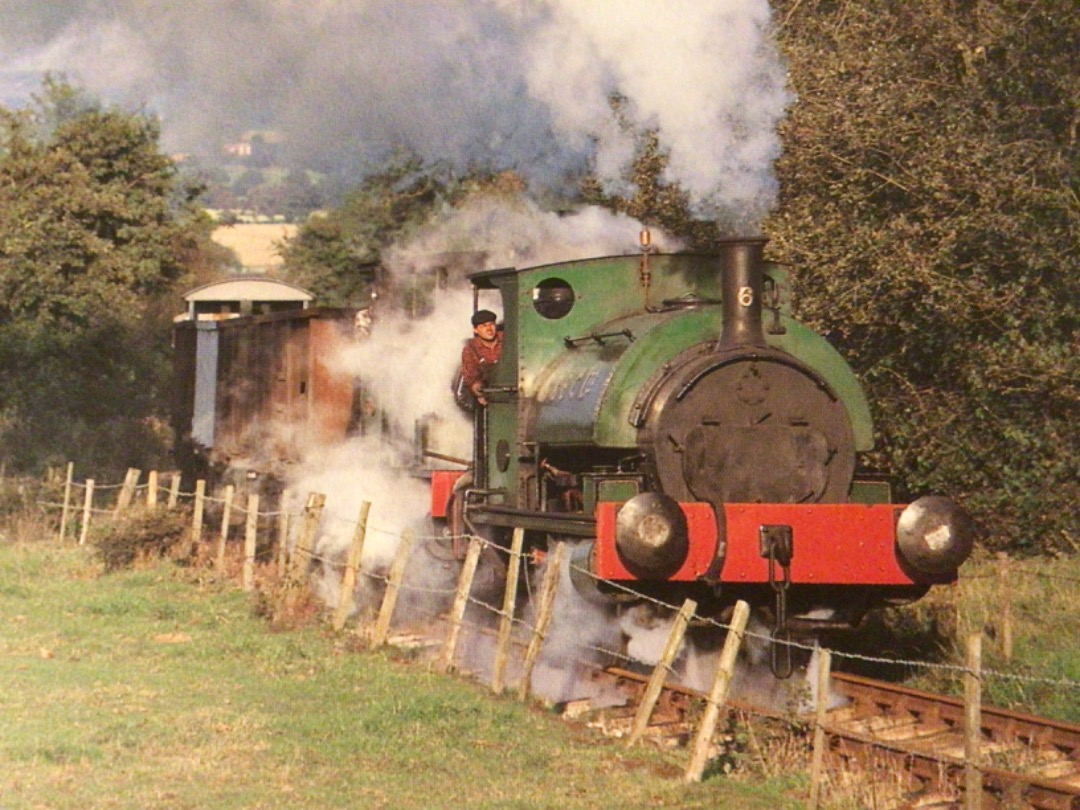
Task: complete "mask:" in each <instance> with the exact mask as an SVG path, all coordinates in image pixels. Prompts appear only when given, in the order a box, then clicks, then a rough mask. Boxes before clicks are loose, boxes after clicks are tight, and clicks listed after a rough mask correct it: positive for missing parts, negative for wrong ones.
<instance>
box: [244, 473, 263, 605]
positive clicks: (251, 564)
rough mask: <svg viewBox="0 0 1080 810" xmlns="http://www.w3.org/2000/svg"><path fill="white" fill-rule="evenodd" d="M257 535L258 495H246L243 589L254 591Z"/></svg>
mask: <svg viewBox="0 0 1080 810" xmlns="http://www.w3.org/2000/svg"><path fill="white" fill-rule="evenodd" d="M258 533H259V495H258V493H255V492H252V493H249V494H248V502H247V523H246V524H245V525H244V569H243V579H242V583H243V589H244V590H245V591H253V590H255V548H256V543H257V541H258Z"/></svg>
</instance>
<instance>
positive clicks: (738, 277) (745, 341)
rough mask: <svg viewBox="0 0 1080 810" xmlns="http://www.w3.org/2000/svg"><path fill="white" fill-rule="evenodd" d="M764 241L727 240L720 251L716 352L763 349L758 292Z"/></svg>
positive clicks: (756, 239)
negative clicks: (720, 319) (720, 324)
mask: <svg viewBox="0 0 1080 810" xmlns="http://www.w3.org/2000/svg"><path fill="white" fill-rule="evenodd" d="M767 241H768V240H767V239H765V238H764V237H755V238H752V239H730V240H726V241H725V242H724V243H723V244H722V245H721V247H720V297H721V303H722V311H723V315H724V327H723V331H722V332H721V334H720V343H719V344H718V345H717V349H718V350H719V351H730V350H732V349H737V348H740V347H742V346H759V347H764V346H765V345H766V344H765V331H764V329H763V328H762V325H761V288H762V283H763V282H762V278H763V273H764V266H765V262H764V259H763V256H764V254H765V243H766V242H767Z"/></svg>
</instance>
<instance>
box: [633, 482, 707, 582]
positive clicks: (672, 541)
mask: <svg viewBox="0 0 1080 810" xmlns="http://www.w3.org/2000/svg"><path fill="white" fill-rule="evenodd" d="M615 547H616V548H617V549H618V551H619V557H620V558H621V559H622V560H623V562H624V563H625V564H626V566H627V568H629V569H630V570H631V571H633V572H634V573H635V574H636V575H638V576H642V577H668V576H671V575H672V574H673V573H675V572H676V571H678V570H679V568H681V567H682V564H683V563H684V562H685V561H686V555H687V553H688V552H689V549H690V532H689V530H688V529H687V524H686V515H685V514H684V513H683V511H682V508H681V507H680V506H679V504H678V503H677V502H676V501H675V499H674V498H670V497H668V496H667V495H663V494H661V493H659V492H642V493H641V494H639V495H635V496H634V497H633V498H631V499H630V500H629V501H627V502H626V503H625V504H623V506H622V508H621V509H620V510H619V515H618V517H617V518H616V521H615Z"/></svg>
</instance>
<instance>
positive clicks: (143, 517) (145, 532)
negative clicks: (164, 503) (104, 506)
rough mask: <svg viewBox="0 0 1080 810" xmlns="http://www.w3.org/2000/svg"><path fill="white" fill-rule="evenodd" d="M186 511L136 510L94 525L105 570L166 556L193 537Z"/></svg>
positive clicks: (94, 537)
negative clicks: (140, 560)
mask: <svg viewBox="0 0 1080 810" xmlns="http://www.w3.org/2000/svg"><path fill="white" fill-rule="evenodd" d="M190 533H191V514H190V513H189V512H188V511H186V510H175V509H172V510H166V509H137V510H133V511H131V512H129V513H127V514H124V515H122V516H120V517H119V518H117V519H115V520H110V521H105V522H103V523H97V524H91V526H90V542H91V543H92V544H93V546H94V547H95V548H96V549H97V553H98V557H99V558H100V559H101V561H102V563H103V564H104V565H105V570H106V571H117V570H120V569H122V568H127V567H129V566H131V564H132V563H134V562H135V561H136V560H139V559H144V558H147V557H164V556H166V555H167V554H169V553H170V552H172V551H173V550H174V549H175V548H177V546H179V545H180V543H182V542H184V541H185V540H186V539H188V538H189V537H190Z"/></svg>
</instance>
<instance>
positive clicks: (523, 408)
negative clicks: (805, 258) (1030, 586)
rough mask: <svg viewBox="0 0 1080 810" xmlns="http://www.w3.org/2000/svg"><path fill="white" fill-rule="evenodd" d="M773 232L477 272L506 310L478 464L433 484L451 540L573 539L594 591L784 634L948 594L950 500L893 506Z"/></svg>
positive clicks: (848, 375)
mask: <svg viewBox="0 0 1080 810" xmlns="http://www.w3.org/2000/svg"><path fill="white" fill-rule="evenodd" d="M764 248H765V240H763V239H742V240H732V241H729V242H726V243H725V244H723V246H722V248H721V250H720V251H719V253H718V254H717V255H688V254H669V255H663V254H659V253H654V252H652V251H651V250H650V249H649V248H648V245H647V239H645V238H643V248H642V251H641V253H640V255H629V256H618V257H611V258H597V259H589V260H583V261H571V262H566V263H561V264H553V265H546V266H542V267H534V268H530V269H523V270H516V269H504V270H491V271H486V272H481V273H476V274H473V275H471V276H470V281H471V284H472V287H473V298H474V306H475V308H480V307H481V306H485V307H491V308H493V309H494V308H499V309H501V311H502V313H503V326H504V331H505V335H504V349H503V355H502V358H501V360H500V362H499V363H498V364H497V365H495V366H494V367H493V376H492V377H491V379H490V380H489V381H488V382H487V384H486V388H485V391H484V394H485V398H486V399H487V400H488V403H489V404H488V405H487V406H486V407H484V408H479V409H477V411H476V413H475V439H474V445H475V447H474V459H473V464H472V466H471V468H470V470H468V471H467V472H464V473H462V472H450V471H438V472H436V473H435V474H434V476H433V478H432V514H433V515H434V517H436V518H437V519H439V520H440V521H445V523H446V526H447V529H448V532H449V533H450V534H451V535H459V534H463V533H477V534H480V535H482V536H485V537H487V538H489V539H491V540H493V541H495V542H498V543H507V542H508V539H509V536H510V534H511V533H512V531H513V530H514V529H519V528H520V529H522V530H524V533H525V540H526V544H527V546H530V547H533V548H536V549H539V550H542V549H543V548H544V547H546V546H547V545H548V544H550V543H552V542H553V541H562V540H569V541H574V545H573V548H575V549H576V551H575V552H574V562H573V564H572V565H571V577H572V579H573V581H574V584H575V586H576V587H577V588H578V589H579V590H580V591H581V592H582V593H583V594H586V595H588V596H589V597H590V598H593V599H611V600H622V601H626V600H633V599H635V598H641V597H655V598H658V599H662V600H663V601H664V602H667V603H671V604H678V603H679V602H680V601H681V600H682V598H684V597H690V598H694V599H695V600H696V601H697V602H698V605H699V613H705V614H706V615H712V616H716V617H720V618H722V617H723V616H724V615H725V611H728V610H729V609H730V608H731V607H732V606H733V605H734V603H735V602H736V601H737V600H740V599H745V600H748V601H749V602H750V603H751V604H752V605H754V606H756V607H757V608H758V609H759V610H760V611H762V612H763V613H764V615H766V616H767V618H768V620H769V621H771V623H772V625H773V631H774V633H775V634H776V635H777V636H784V637H786V636H789V635H790V634H792V633H799V632H807V633H816V632H819V631H821V630H822V629H826V628H828V629H834V628H836V627H837V626H850V625H854V624H857V623H858V622H859V621H860V620H861V618H862V616H863V615H864V614H865V613H866V612H867V611H869V610H871V609H874V608H879V607H882V606H885V605H891V604H897V603H903V602H906V601H910V600H915V599H918V598H919V597H921V596H922V595H923V594H925V593H926V591H927V590H928V589H929V587H930V586H932V585H935V584H940V583H948V582H951V581H954V580H955V578H956V574H957V569H958V567H959V566H960V564H961V563H962V562H963V561H964V560H965V559H966V558H967V556H968V555H969V553H970V551H971V549H972V545H973V541H974V535H975V529H974V526H973V523H972V521H971V519H970V518H969V517H968V516H967V515H966V514H965V512H964V511H963V510H962V509H961V508H960V507H959V506H957V505H956V504H955V503H954V502H952V501H951V500H948V499H946V498H943V497H937V496H931V497H925V498H921V499H919V500H916V501H915V502H914V503H911V504H901V505H898V504H894V503H892V502H891V494H890V487H889V486H888V484H887V483H886V482H884V481H882V480H880V479H873V478H870V477H865V476H861V475H859V474H857V470H858V469H859V465H858V457H859V454H860V453H863V452H865V451H868V450H870V449H871V448H872V445H873V426H872V422H871V416H870V410H869V407H868V404H867V400H866V397H865V394H864V392H863V390H862V388H861V387H860V385H859V383H858V381H857V379H856V377H855V375H854V373H853V372H852V370H851V368H850V367H849V365H848V364H847V363H846V362H845V361H844V359H843V358H842V357H841V355H840V354H839V353H838V352H837V351H836V350H835V349H834V348H833V347H832V346H831V345H830V344H829V343H828V342H827V341H826V340H825V339H824V338H822V337H821V336H819V335H817V334H815V333H814V332H813V331H811V330H810V329H808V328H807V327H806V326H804V325H802V324H800V323H798V322H797V321H796V320H794V319H793V318H792V315H791V311H790V286H789V279H788V276H787V274H786V272H785V270H784V269H783V268H782V267H781V266H779V265H776V264H773V263H770V262H766V261H765V259H764Z"/></svg>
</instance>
